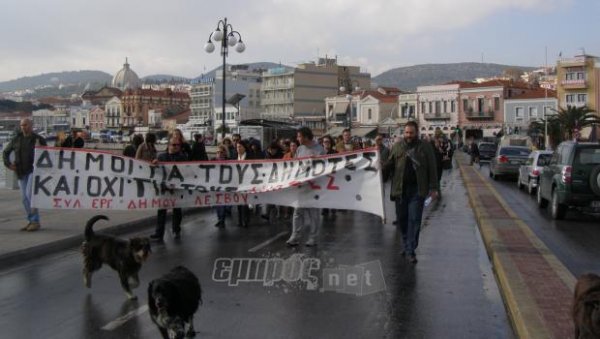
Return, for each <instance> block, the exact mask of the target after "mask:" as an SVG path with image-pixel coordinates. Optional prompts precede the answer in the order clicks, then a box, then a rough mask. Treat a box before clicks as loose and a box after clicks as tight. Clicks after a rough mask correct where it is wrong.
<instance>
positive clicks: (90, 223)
mask: <svg viewBox="0 0 600 339" xmlns="http://www.w3.org/2000/svg"><path fill="white" fill-rule="evenodd" d="M101 219H102V220H108V217H107V216H105V215H96V216H93V217H92V218H91V219H90V220H88V222H87V224H85V240H86V241H90V239H91V238H92V237H93V236H94V230H93V229H92V226H94V224H95V223H96V221H98V220H101Z"/></svg>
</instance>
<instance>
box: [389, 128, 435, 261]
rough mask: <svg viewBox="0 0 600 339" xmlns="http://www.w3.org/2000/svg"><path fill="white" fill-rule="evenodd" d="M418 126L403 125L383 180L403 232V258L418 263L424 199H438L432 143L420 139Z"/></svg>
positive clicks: (391, 152)
mask: <svg viewBox="0 0 600 339" xmlns="http://www.w3.org/2000/svg"><path fill="white" fill-rule="evenodd" d="M418 131H419V128H418V125H417V123H416V122H414V121H409V122H407V123H406V125H405V126H404V139H403V141H401V142H399V143H396V144H394V146H393V147H392V150H391V151H390V156H389V157H388V159H387V160H386V162H385V163H384V166H383V172H384V178H388V177H390V176H391V178H392V186H391V192H390V198H391V199H392V200H394V202H395V204H396V220H397V222H398V225H399V226H400V231H401V232H402V242H403V245H404V251H403V253H402V255H403V256H408V260H409V261H410V262H411V263H413V264H414V263H416V262H417V257H416V254H415V250H416V249H417V246H418V245H419V233H420V229H421V218H422V216H423V207H424V202H425V199H426V198H427V197H431V198H432V199H433V200H435V199H437V197H438V192H439V185H438V180H437V165H436V160H435V155H434V153H433V149H432V146H431V143H430V142H429V141H425V140H420V139H419V137H418Z"/></svg>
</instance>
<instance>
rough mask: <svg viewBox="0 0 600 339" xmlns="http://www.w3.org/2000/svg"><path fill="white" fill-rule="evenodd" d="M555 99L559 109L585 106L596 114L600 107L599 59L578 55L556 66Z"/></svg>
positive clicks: (561, 61)
mask: <svg viewBox="0 0 600 339" xmlns="http://www.w3.org/2000/svg"><path fill="white" fill-rule="evenodd" d="M556 77H557V86H556V91H557V98H558V105H559V107H561V108H566V107H567V106H576V107H581V106H587V107H588V108H590V109H592V110H594V111H596V112H598V108H599V105H600V58H598V57H595V56H591V55H585V54H584V55H578V56H576V57H574V58H564V59H559V60H558V62H557V64H556Z"/></svg>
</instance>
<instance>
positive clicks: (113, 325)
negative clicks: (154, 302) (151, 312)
mask: <svg viewBox="0 0 600 339" xmlns="http://www.w3.org/2000/svg"><path fill="white" fill-rule="evenodd" d="M147 311H148V304H146V305H144V306H142V307H140V308H138V309H137V310H133V311H131V312H129V313H127V314H125V315H123V316H120V317H118V318H117V319H115V320H113V321H111V322H109V323H108V324H106V325H104V326H103V327H102V329H103V330H105V331H112V330H114V329H116V328H117V327H120V326H122V325H123V324H125V323H126V322H128V321H129V320H130V319H131V318H134V317H137V316H139V315H141V314H143V313H145V312H147Z"/></svg>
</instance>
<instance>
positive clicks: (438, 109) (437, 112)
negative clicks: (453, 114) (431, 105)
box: [435, 101, 442, 114]
mask: <svg viewBox="0 0 600 339" xmlns="http://www.w3.org/2000/svg"><path fill="white" fill-rule="evenodd" d="M441 112H442V108H441V103H440V102H439V101H436V102H435V113H436V114H439V113H441Z"/></svg>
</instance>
